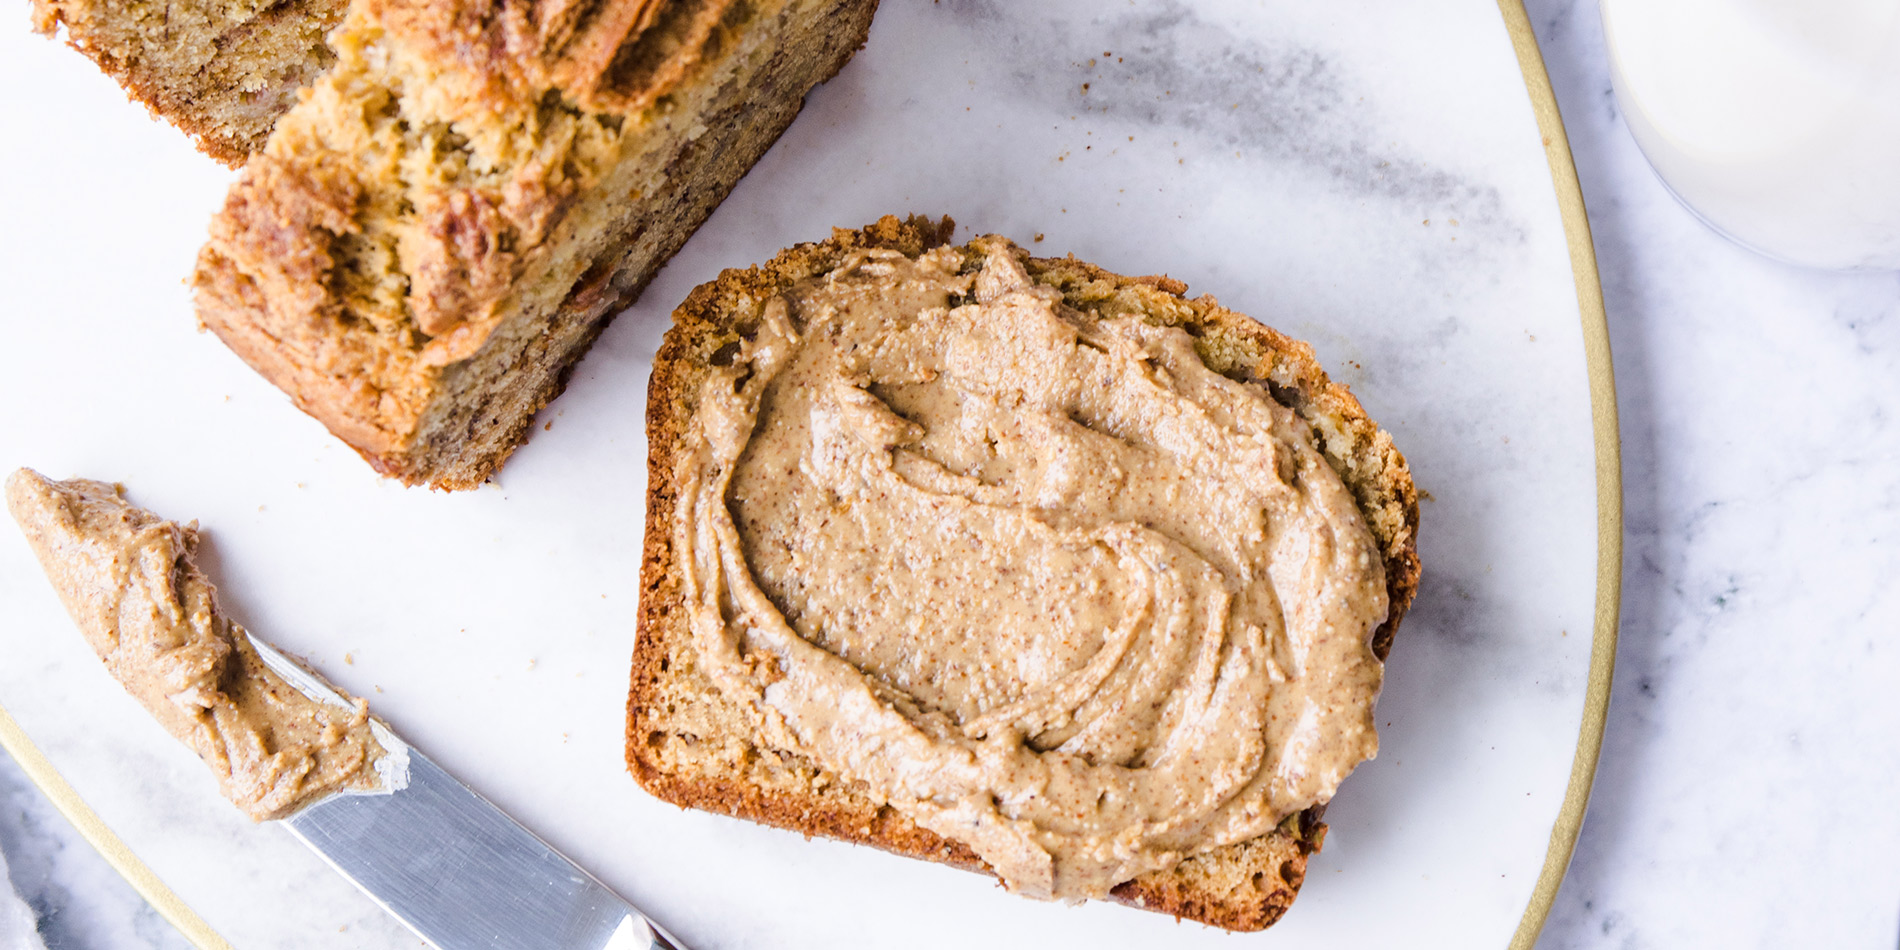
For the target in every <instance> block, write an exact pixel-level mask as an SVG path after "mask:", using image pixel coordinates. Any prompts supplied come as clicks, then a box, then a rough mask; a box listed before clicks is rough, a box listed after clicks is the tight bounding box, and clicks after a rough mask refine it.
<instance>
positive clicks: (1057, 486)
mask: <svg viewBox="0 0 1900 950" xmlns="http://www.w3.org/2000/svg"><path fill="white" fill-rule="evenodd" d="M977 246H979V247H982V248H985V249H986V252H987V255H988V256H987V259H986V261H985V262H984V263H983V265H982V267H981V269H980V270H979V271H977V272H974V273H960V271H962V270H963V267H962V263H963V257H962V252H960V251H958V250H956V249H954V248H944V249H940V250H937V251H932V252H929V253H927V254H924V255H923V256H922V257H920V258H918V259H915V260H912V259H909V258H906V257H904V256H902V255H899V254H895V253H891V252H879V251H872V252H867V253H863V254H860V255H859V256H857V257H855V258H853V259H852V260H850V261H848V262H847V263H846V264H844V265H843V266H841V267H839V268H838V269H837V270H835V271H833V272H831V273H829V274H827V275H824V276H822V277H819V278H816V279H813V280H809V281H806V282H804V283H801V284H799V285H796V286H794V287H792V288H791V289H790V290H789V291H787V292H786V293H783V294H781V295H779V296H777V297H774V298H772V299H770V300H768V301H766V302H765V303H764V305H763V309H762V312H761V314H760V318H759V326H758V329H757V331H756V333H754V334H753V335H752V337H751V338H750V339H748V340H747V341H746V342H745V343H744V345H743V347H742V348H741V350H740V352H739V354H738V356H737V358H736V359H735V360H734V361H733V362H732V363H731V364H730V365H728V366H723V367H715V368H714V369H713V371H712V375H711V377H710V378H709V379H708V380H707V381H706V383H705V384H704V388H703V390H702V391H701V393H700V399H699V407H698V411H697V413H696V414H695V416H694V422H693V424H692V426H691V427H690V429H689V431H688V433H687V436H686V445H685V451H684V452H682V453H681V456H680V458H681V461H680V468H679V471H678V476H679V480H678V484H679V485H680V498H679V503H678V507H677V514H676V520H675V523H674V532H675V543H676V545H677V547H676V552H677V554H678V557H679V562H680V563H681V564H683V565H684V566H685V569H684V571H683V574H684V575H685V587H686V591H685V593H686V601H687V605H688V610H689V611H690V614H691V621H692V629H693V638H694V643H695V647H696V649H697V651H698V652H699V654H700V656H701V662H702V664H703V668H704V669H705V671H706V672H707V673H708V675H709V676H710V677H711V678H712V679H713V681H714V682H715V683H716V684H717V686H718V688H719V689H720V690H721V691H722V692H723V693H725V694H726V695H727V696H729V697H731V698H733V699H735V700H736V701H739V702H741V703H742V704H744V705H745V706H746V707H747V708H749V709H751V710H753V711H754V713H755V715H756V717H757V725H758V729H759V731H760V734H761V737H762V738H763V739H765V740H766V741H768V742H770V743H772V744H774V745H778V746H780V747H783V748H789V749H795V750H798V751H799V752H801V753H803V754H805V755H807V756H809V757H810V758H812V759H813V760H815V761H816V762H817V763H819V764H820V765H821V766H823V767H824V768H826V769H828V770H831V771H833V772H836V773H837V774H839V775H841V776H843V777H844V778H845V779H847V780H850V781H853V782H855V783H858V784H859V786H860V787H862V788H863V789H864V790H865V791H866V793H867V794H869V795H871V796H872V797H874V798H876V799H878V800H880V801H883V802H886V803H888V804H889V805H890V806H891V807H893V808H895V809H897V810H898V811H900V812H902V813H903V814H905V815H907V816H909V817H910V818H911V819H912V820H914V821H915V822H916V823H917V824H919V825H921V826H923V827H925V828H928V829H930V830H932V831H935V832H936V833H938V834H941V835H944V836H946V837H948V838H953V839H956V840H958V841H962V842H964V843H966V844H967V845H969V847H970V848H971V849H972V850H974V851H975V852H976V853H977V854H978V855H980V856H981V857H982V858H983V860H985V861H986V862H988V863H989V865H990V866H991V867H992V868H994V869H995V871H996V872H997V874H998V875H999V876H1001V877H1002V879H1003V880H1004V882H1005V883H1006V884H1007V885H1008V886H1009V887H1010V888H1011V889H1012V890H1015V891H1018V892H1020V893H1024V894H1027V895H1031V896H1037V897H1044V898H1061V899H1065V900H1075V899H1082V898H1088V897H1100V896H1103V895H1105V894H1107V892H1108V891H1109V890H1110V889H1111V888H1112V887H1114V886H1115V885H1116V884H1118V883H1120V882H1122V881H1126V880H1128V879H1130V878H1132V877H1135V876H1136V875H1139V874H1141V873H1143V872H1146V871H1149V870H1153V869H1158V868H1165V867H1168V866H1170V865H1173V864H1175V863H1177V862H1179V861H1180V860H1181V859H1183V858H1185V857H1188V856H1190V855H1194V854H1198V853H1201V852H1204V851H1207V850H1210V849H1213V848H1217V847H1220V846H1222V845H1225V844H1228V843H1231V842H1235V841H1241V840H1245V839H1248V838H1252V837H1256V836H1258V835H1261V834H1264V833H1266V832H1269V831H1271V830H1272V829H1273V828H1274V827H1275V825H1277V824H1278V823H1279V822H1280V821H1282V820H1283V819H1285V818H1286V817H1287V816H1289V815H1292V814H1294V813H1296V812H1299V811H1301V810H1304V809H1306V808H1308V807H1310V806H1312V805H1315V804H1319V803H1323V802H1325V801H1327V800H1328V799H1329V798H1330V797H1331V796H1332V794H1333V791H1334V789H1335V788H1336V787H1337V786H1338V784H1339V782H1340V780H1341V779H1342V778H1344V777H1345V775H1346V774H1347V773H1348V772H1350V771H1351V770H1352V769H1353V768H1354V767H1355V766H1356V765H1358V764H1359V763H1360V762H1362V761H1364V760H1366V759H1368V758H1371V757H1372V755H1373V754H1374V753H1375V752H1376V751H1377V747H1378V739H1377V736H1376V734H1375V732H1374V728H1373V721H1372V708H1373V702H1374V700H1375V699H1376V698H1377V696H1378V692H1379V687H1380V680H1381V675H1382V668H1381V665H1380V663H1379V661H1378V659H1377V658H1376V657H1374V655H1373V653H1372V651H1371V649H1370V648H1369V646H1368V639H1369V637H1370V635H1371V633H1372V631H1373V630H1374V629H1376V628H1377V626H1378V625H1379V624H1380V623H1381V622H1382V621H1383V620H1384V619H1385V616H1386V607H1387V605H1386V593H1385V579H1384V575H1383V568H1382V564H1381V560H1380V558H1379V555H1378V551H1377V548H1376V546H1375V544H1374V541H1373V539H1372V536H1371V534H1370V533H1369V532H1368V530H1367V528H1366V525H1365V522H1364V519H1363V518H1362V516H1361V515H1360V513H1359V511H1358V509H1357V507H1356V506H1355V505H1354V503H1353V499H1352V496H1351V494H1350V493H1349V492H1348V490H1347V489H1346V487H1345V486H1344V485H1343V484H1342V483H1341V481H1340V479H1339V477H1338V475H1337V474H1335V473H1334V472H1333V470H1332V469H1331V468H1330V467H1328V465H1327V463H1326V461H1325V459H1324V458H1323V457H1322V456H1321V455H1320V453H1319V452H1318V451H1317V450H1316V449H1315V448H1314V445H1313V435H1312V433H1311V430H1310V429H1309V427H1308V426H1307V424H1306V423H1305V422H1304V421H1302V420H1301V419H1300V418H1299V417H1298V416H1297V415H1296V414H1295V413H1294V412H1293V411H1292V410H1290V409H1288V408H1286V407H1285V406H1282V405H1280V404H1279V403H1277V402H1276V401H1274V400H1273V398H1272V397H1271V396H1270V395H1269V393H1268V392H1267V391H1266V390H1265V389H1264V388H1263V387H1260V386H1258V385H1253V384H1248V383H1242V382H1237V381H1234V380H1231V379H1228V378H1226V377H1224V376H1221V375H1220V374H1218V373H1215V372H1213V371H1212V370H1210V369H1208V368H1207V366H1206V365H1205V364H1204V363H1203V362H1202V361H1201V359H1200V357H1199V356H1198V355H1197V354H1196V352H1195V349H1194V345H1193V339H1192V338H1191V337H1190V336H1189V335H1188V334H1187V333H1185V332H1183V331H1182V330H1180V329H1178V328H1172V327H1162V326H1155V325H1151V324H1148V323H1145V322H1142V321H1141V320H1139V319H1137V318H1134V317H1126V318H1116V319H1103V320H1097V319H1094V318H1093V317H1092V316H1090V315H1084V314H1080V313H1077V312H1075V311H1073V310H1070V309H1068V308H1067V307H1065V306H1064V305H1063V303H1062V298H1061V295H1060V294H1059V293H1058V292H1056V291H1055V290H1053V289H1051V288H1048V287H1043V286H1038V285H1036V284H1035V283H1034V282H1033V281H1031V280H1030V279H1029V277H1028V276H1027V274H1026V273H1025V271H1024V270H1023V268H1022V266H1021V264H1020V263H1019V262H1018V261H1017V260H1016V259H1015V258H1014V257H1013V256H1011V254H1010V252H1009V250H1008V249H1007V246H1006V245H1005V244H1003V243H1001V242H985V241H978V242H977Z"/></svg>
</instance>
